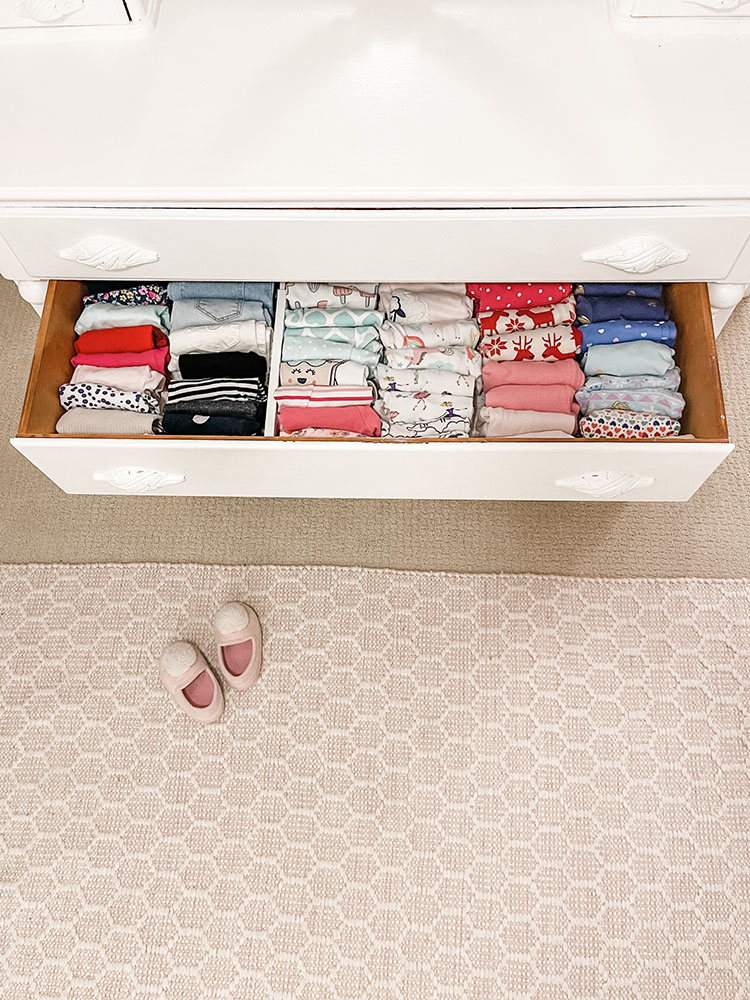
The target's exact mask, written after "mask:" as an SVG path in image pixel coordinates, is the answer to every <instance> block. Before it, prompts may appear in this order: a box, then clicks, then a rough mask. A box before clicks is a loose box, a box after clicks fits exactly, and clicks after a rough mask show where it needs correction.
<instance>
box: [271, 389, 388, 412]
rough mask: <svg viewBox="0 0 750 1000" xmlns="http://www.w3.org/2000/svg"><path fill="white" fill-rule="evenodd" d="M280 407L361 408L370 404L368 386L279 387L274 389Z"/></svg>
mask: <svg viewBox="0 0 750 1000" xmlns="http://www.w3.org/2000/svg"><path fill="white" fill-rule="evenodd" d="M273 396H274V399H275V400H276V402H277V403H278V404H279V405H280V406H314V407H317V406H362V405H363V404H365V405H367V404H370V403H372V397H373V391H372V386H370V385H332V386H327V385H319V386H316V385H311V386H305V387H297V386H280V387H279V388H278V389H274V393H273Z"/></svg>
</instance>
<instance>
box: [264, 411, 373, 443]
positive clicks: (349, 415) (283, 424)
mask: <svg viewBox="0 0 750 1000" xmlns="http://www.w3.org/2000/svg"><path fill="white" fill-rule="evenodd" d="M279 427H280V428H281V430H282V431H286V432H287V433H288V432H289V431H301V430H304V429H305V428H307V427H320V428H322V429H324V430H329V431H353V432H354V433H355V434H358V435H360V436H361V437H380V417H379V416H378V415H377V413H376V412H375V411H374V410H373V408H372V407H371V406H319V407H316V408H315V409H314V410H313V409H311V408H310V407H309V406H282V407H280V408H279Z"/></svg>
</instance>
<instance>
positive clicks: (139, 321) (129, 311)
mask: <svg viewBox="0 0 750 1000" xmlns="http://www.w3.org/2000/svg"><path fill="white" fill-rule="evenodd" d="M120 326H155V327H157V328H159V329H161V330H163V331H164V333H169V306H157V305H147V306H121V305H115V304H113V303H111V302H92V303H91V305H88V306H86V308H85V309H84V310H83V312H82V313H81V315H80V316H79V317H78V322H77V323H76V326H75V330H76V333H87V332H88V331H89V330H109V329H112V328H116V327H120Z"/></svg>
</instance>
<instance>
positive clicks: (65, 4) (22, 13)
mask: <svg viewBox="0 0 750 1000" xmlns="http://www.w3.org/2000/svg"><path fill="white" fill-rule="evenodd" d="M83 6H84V0H21V3H19V4H18V5H17V6H16V14H18V16H19V17H27V18H28V19H29V20H30V21H38V22H39V23H40V24H49V23H51V22H52V21H59V20H61V19H62V18H63V17H67V16H68V14H74V13H75V12H76V11H77V10H82V9H83Z"/></svg>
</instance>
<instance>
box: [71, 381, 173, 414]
mask: <svg viewBox="0 0 750 1000" xmlns="http://www.w3.org/2000/svg"><path fill="white" fill-rule="evenodd" d="M59 393H60V405H61V406H62V407H63V408H64V409H66V410H73V409H76V408H77V407H87V408H89V409H98V410H132V411H133V412H134V413H158V412H159V398H158V396H157V395H156V394H155V393H152V392H149V391H148V390H147V391H146V392H123V391H122V390H120V389H114V388H112V386H110V385H96V384H95V383H94V382H75V383H74V382H66V384H65V385H61V386H60V389H59Z"/></svg>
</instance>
